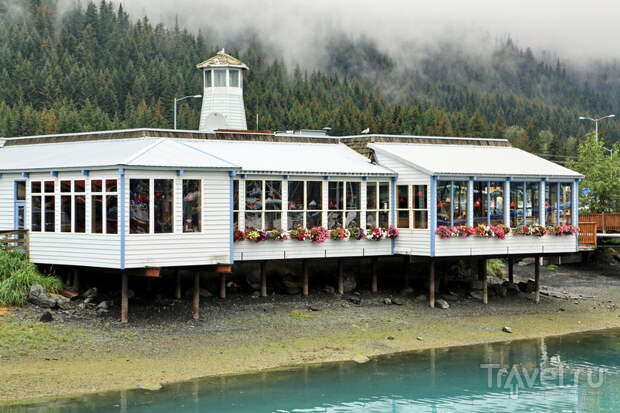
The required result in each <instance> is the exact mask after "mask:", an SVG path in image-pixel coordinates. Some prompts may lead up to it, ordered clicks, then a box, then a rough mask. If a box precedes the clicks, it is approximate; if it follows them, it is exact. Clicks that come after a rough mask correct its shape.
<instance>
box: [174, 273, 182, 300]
mask: <svg viewBox="0 0 620 413" xmlns="http://www.w3.org/2000/svg"><path fill="white" fill-rule="evenodd" d="M174 298H176V299H177V300H180V299H181V273H180V272H179V270H176V288H175V290H174Z"/></svg>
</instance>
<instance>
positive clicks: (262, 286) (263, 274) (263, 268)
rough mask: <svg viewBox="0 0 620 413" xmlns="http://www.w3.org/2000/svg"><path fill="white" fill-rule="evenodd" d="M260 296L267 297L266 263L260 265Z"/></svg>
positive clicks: (262, 262)
mask: <svg viewBox="0 0 620 413" xmlns="http://www.w3.org/2000/svg"><path fill="white" fill-rule="evenodd" d="M260 296H261V297H267V261H261V263H260Z"/></svg>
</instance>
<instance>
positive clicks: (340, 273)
mask: <svg viewBox="0 0 620 413" xmlns="http://www.w3.org/2000/svg"><path fill="white" fill-rule="evenodd" d="M338 294H340V295H344V263H343V261H342V260H338Z"/></svg>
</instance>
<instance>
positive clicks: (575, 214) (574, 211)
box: [571, 179, 579, 251]
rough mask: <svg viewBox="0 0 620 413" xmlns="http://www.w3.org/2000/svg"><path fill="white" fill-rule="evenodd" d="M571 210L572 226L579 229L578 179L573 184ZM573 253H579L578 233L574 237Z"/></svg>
mask: <svg viewBox="0 0 620 413" xmlns="http://www.w3.org/2000/svg"><path fill="white" fill-rule="evenodd" d="M572 189H573V193H572V195H573V209H572V211H571V214H572V221H573V222H572V224H573V225H574V226H576V227H579V179H575V182H573V188H572ZM575 251H579V233H577V235H576V236H575Z"/></svg>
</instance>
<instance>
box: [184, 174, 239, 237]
mask: <svg viewBox="0 0 620 413" xmlns="http://www.w3.org/2000/svg"><path fill="white" fill-rule="evenodd" d="M201 182H202V181H201V180H200V179H184V180H183V232H200V231H201V223H202V218H201V217H202V189H201ZM237 202H238V201H237Z"/></svg>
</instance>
